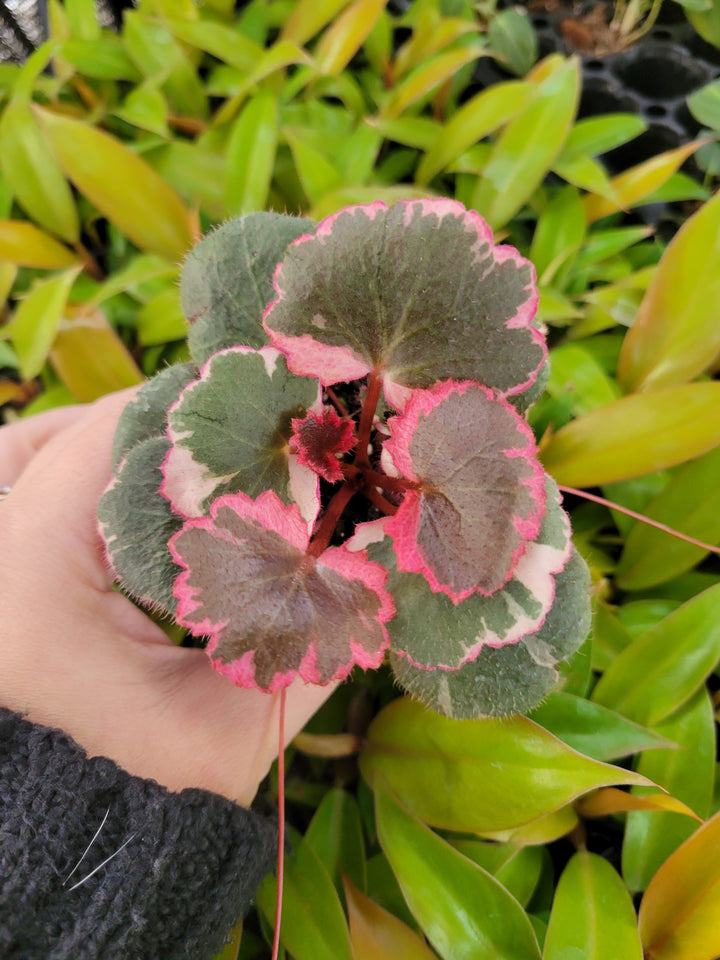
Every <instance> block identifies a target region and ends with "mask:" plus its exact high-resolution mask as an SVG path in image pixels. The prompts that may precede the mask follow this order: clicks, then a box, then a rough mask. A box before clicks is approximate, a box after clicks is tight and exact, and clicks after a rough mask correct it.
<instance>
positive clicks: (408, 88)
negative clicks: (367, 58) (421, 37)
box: [380, 42, 487, 120]
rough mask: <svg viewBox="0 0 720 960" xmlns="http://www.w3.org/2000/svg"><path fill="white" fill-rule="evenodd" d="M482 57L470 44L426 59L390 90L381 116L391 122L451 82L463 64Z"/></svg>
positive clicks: (477, 44)
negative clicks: (441, 86)
mask: <svg viewBox="0 0 720 960" xmlns="http://www.w3.org/2000/svg"><path fill="white" fill-rule="evenodd" d="M486 55H487V52H486V51H485V50H484V49H483V47H482V46H481V45H480V44H479V43H477V42H472V43H470V44H466V45H464V46H462V47H456V48H455V49H454V50H448V51H446V52H445V53H440V54H438V55H437V56H435V57H432V58H430V59H429V60H426V61H425V62H424V63H421V64H420V65H419V66H417V67H416V68H415V69H414V70H413V71H412V72H411V73H410V74H409V75H408V76H407V77H405V79H404V80H402V81H401V82H400V83H399V84H398V85H397V86H396V87H395V88H394V90H393V91H392V93H391V94H390V96H389V98H388V99H387V101H386V102H385V104H384V106H383V107H382V109H381V111H380V114H381V116H382V117H384V118H386V119H391V120H392V119H393V118H395V117H399V116H400V114H401V113H403V111H405V110H407V108H408V107H410V106H412V105H413V104H414V103H416V102H417V101H418V100H420V99H421V98H422V97H425V96H427V95H428V94H429V93H432V91H433V90H435V88H436V87H439V86H440V85H441V84H442V83H446V82H447V81H448V80H451V79H452V78H453V77H454V76H455V75H456V74H457V72H458V71H459V70H462V68H463V67H465V66H467V64H469V63H472V62H473V60H477V58H478V57H483V56H486Z"/></svg>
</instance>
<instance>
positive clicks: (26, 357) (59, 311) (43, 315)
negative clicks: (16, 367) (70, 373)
mask: <svg viewBox="0 0 720 960" xmlns="http://www.w3.org/2000/svg"><path fill="white" fill-rule="evenodd" d="M79 270H80V268H79V267H74V268H73V269H71V270H65V271H64V272H63V273H59V274H56V275H55V276H53V277H51V278H50V279H49V280H45V281H44V282H42V283H37V284H35V286H34V287H33V289H32V290H31V291H30V293H29V294H28V296H27V297H26V298H25V299H24V300H23V301H22V303H21V304H20V306H19V307H18V308H17V310H16V311H15V316H14V317H13V318H12V320H11V322H10V327H9V333H10V339H11V340H12V345H13V347H14V348H15V352H16V353H17V355H18V359H19V361H20V374H21V376H22V378H23V380H32V378H33V377H36V376H37V375H38V373H40V371H41V370H42V368H43V365H44V363H45V360H46V359H47V356H48V353H49V352H50V347H51V346H52V343H53V340H54V339H55V334H56V332H57V329H58V327H59V325H60V321H61V320H62V316H63V313H64V311H65V306H66V304H67V298H68V295H69V293H70V288H71V287H72V285H73V283H74V281H75V278H76V277H77V275H78V272H79Z"/></svg>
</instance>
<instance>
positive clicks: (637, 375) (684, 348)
mask: <svg viewBox="0 0 720 960" xmlns="http://www.w3.org/2000/svg"><path fill="white" fill-rule="evenodd" d="M718 303H720V193H718V194H716V195H715V196H714V197H713V199H712V200H710V201H709V203H706V204H705V205H704V206H703V207H701V209H700V210H699V211H698V212H697V213H696V214H695V215H694V216H692V217H690V219H689V220H686V221H685V223H684V224H683V226H682V227H681V228H680V230H679V231H678V233H677V234H676V235H675V237H674V238H673V240H672V241H671V243H670V244H669V246H668V247H667V249H666V250H665V253H664V254H663V257H662V260H661V261H660V263H659V265H658V268H657V270H656V271H655V275H654V277H653V280H652V282H651V284H650V286H649V288H648V291H647V293H646V294H645V297H644V298H643V301H642V303H641V304H640V309H639V310H638V312H637V316H636V317H635V321H634V323H633V325H632V327H631V328H630V330H629V331H628V333H627V335H626V337H625V340H624V341H623V346H622V350H621V352H620V360H619V363H618V379H619V380H620V382H621V383H622V384H623V385H624V386H625V387H626V389H628V390H648V389H652V390H654V389H656V388H657V387H665V386H669V385H670V384H674V383H684V382H685V381H687V380H691V379H693V378H694V377H696V376H697V375H698V374H699V373H702V372H703V370H705V369H706V367H707V366H708V365H709V364H710V363H711V362H712V360H713V359H714V357H715V355H716V354H717V353H718V351H720V314H719V312H718Z"/></svg>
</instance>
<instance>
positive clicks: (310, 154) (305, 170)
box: [283, 128, 342, 203]
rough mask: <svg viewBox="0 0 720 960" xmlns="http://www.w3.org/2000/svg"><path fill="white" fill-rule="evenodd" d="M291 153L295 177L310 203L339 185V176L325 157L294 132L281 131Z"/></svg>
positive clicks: (337, 171) (288, 130)
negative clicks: (295, 171)
mask: <svg viewBox="0 0 720 960" xmlns="http://www.w3.org/2000/svg"><path fill="white" fill-rule="evenodd" d="M283 133H284V135H285V139H286V140H287V142H288V145H289V147H290V150H291V151H292V157H293V161H294V163H295V168H296V170H297V175H298V178H299V180H300V183H301V184H302V188H303V190H304V191H305V195H306V196H307V198H308V199H309V200H310V202H311V203H315V202H317V201H318V200H320V199H321V198H322V197H323V196H325V194H327V193H330V192H331V191H332V190H334V189H335V188H336V187H338V186H339V185H340V182H341V179H342V178H341V176H340V172H339V170H336V169H335V167H334V166H333V164H332V163H331V162H330V161H329V160H328V159H327V157H326V156H325V155H324V154H323V153H322V152H321V151H320V150H316V149H315V147H313V146H311V145H310V144H309V143H307V142H306V141H305V138H304V137H303V136H302V135H301V134H298V133H297V132H296V131H294V130H290V129H287V128H286V129H285V130H284V131H283Z"/></svg>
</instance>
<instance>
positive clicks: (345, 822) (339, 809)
mask: <svg viewBox="0 0 720 960" xmlns="http://www.w3.org/2000/svg"><path fill="white" fill-rule="evenodd" d="M303 842H304V843H306V844H308V845H309V846H310V847H312V849H313V851H314V852H315V853H316V854H317V856H318V858H319V859H320V861H321V862H322V864H323V866H324V867H325V869H326V870H327V872H328V874H329V875H330V876H331V877H332V879H333V882H334V884H335V886H336V888H337V889H338V892H340V890H341V885H342V884H346V883H347V882H349V881H348V878H350V879H351V880H352V881H353V882H354V883H356V884H358V885H359V886H360V887H361V888H362V889H363V890H364V889H365V887H366V869H365V844H364V841H363V832H362V821H361V819H360V810H359V809H358V805H357V802H356V800H355V798H354V797H353V796H352V795H351V794H349V793H347V792H346V791H345V790H341V789H340V788H339V787H333V788H332V789H331V790H328V792H327V793H326V794H325V796H324V797H323V799H322V802H321V803H320V806H319V807H318V808H317V810H316V811H315V814H314V816H313V818H312V820H311V821H310V826H309V827H308V829H307V832H306V834H305V839H304V841H303ZM341 874H342V877H343V879H342V880H341ZM351 920H352V918H351ZM351 932H352V928H351ZM355 960H357V958H355Z"/></svg>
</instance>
